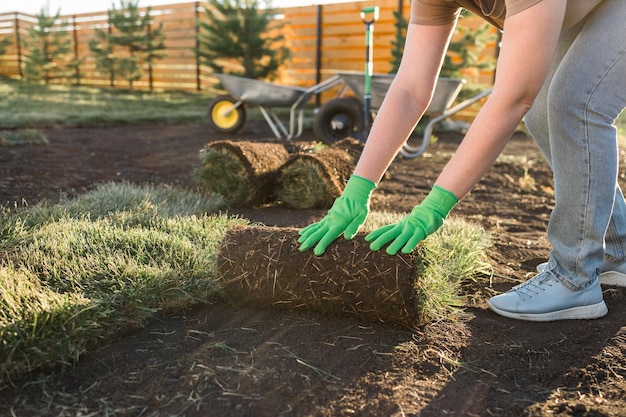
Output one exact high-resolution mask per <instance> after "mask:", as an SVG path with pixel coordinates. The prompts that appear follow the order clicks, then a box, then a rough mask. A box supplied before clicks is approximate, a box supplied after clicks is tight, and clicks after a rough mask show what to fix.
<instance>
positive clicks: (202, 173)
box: [196, 141, 289, 207]
mask: <svg viewBox="0 0 626 417" xmlns="http://www.w3.org/2000/svg"><path fill="white" fill-rule="evenodd" d="M288 159H289V153H288V152H287V150H286V149H285V146H284V145H283V144H280V143H260V142H249V141H241V142H238V141H220V142H212V143H209V144H207V145H206V146H205V147H204V148H203V149H202V150H201V151H200V165H199V166H198V168H197V170H196V181H197V183H198V185H199V186H200V188H201V189H202V190H203V191H206V192H209V193H215V194H220V195H221V196H222V197H223V198H224V201H225V202H226V203H227V204H229V205H231V206H233V207H253V206H256V205H261V204H264V203H267V202H270V201H272V200H274V199H275V197H276V187H277V183H278V171H279V169H280V167H281V166H282V165H283V164H284V163H285V162H286V161H287V160H288Z"/></svg>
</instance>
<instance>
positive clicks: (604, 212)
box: [525, 0, 626, 290]
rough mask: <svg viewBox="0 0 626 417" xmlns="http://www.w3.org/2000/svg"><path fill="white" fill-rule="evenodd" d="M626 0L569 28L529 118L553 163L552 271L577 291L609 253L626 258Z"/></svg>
mask: <svg viewBox="0 0 626 417" xmlns="http://www.w3.org/2000/svg"><path fill="white" fill-rule="evenodd" d="M624 22H626V1H624V0H604V1H603V2H602V3H600V4H599V5H598V6H597V8H596V9H595V10H594V11H592V13H591V14H590V15H589V16H587V17H586V18H585V20H583V21H582V22H580V23H578V24H577V25H575V26H573V27H571V28H567V29H565V30H563V32H562V34H561V39H560V41H559V46H558V51H557V55H556V57H555V60H554V63H553V65H552V69H551V71H550V74H549V75H548V78H547V80H546V82H545V84H544V86H543V88H542V90H541V92H540V93H539V96H538V97H537V98H536V100H535V102H534V104H533V107H532V108H531V110H530V111H529V112H528V113H527V115H526V117H525V122H526V126H527V127H528V130H529V132H530V133H531V135H532V136H533V138H534V139H535V141H536V142H537V145H538V146H539V148H540V149H541V151H542V152H543V154H544V156H545V157H546V159H547V161H548V163H549V164H550V166H551V167H552V171H553V176H554V192H555V201H556V203H555V206H554V209H553V211H552V214H551V216H550V222H549V224H548V238H549V240H550V244H551V246H552V250H551V253H550V260H549V262H548V267H547V269H549V270H551V271H552V272H553V273H554V274H555V275H556V276H557V277H558V278H559V280H560V281H561V283H563V284H564V285H565V286H567V287H569V288H571V289H573V290H576V289H580V288H585V287H586V286H588V285H590V284H592V283H593V282H594V281H595V280H596V279H597V277H598V268H599V267H600V264H601V263H602V261H603V259H605V257H606V258H607V259H608V260H610V261H612V262H614V263H622V262H626V258H625V254H624V246H625V245H626V202H625V201H624V196H623V194H622V192H621V190H620V188H619V186H618V184H617V177H618V171H619V159H618V158H619V151H618V145H617V129H616V127H615V120H616V119H617V117H618V116H619V114H620V113H621V112H622V110H623V109H624V108H625V107H626V24H624Z"/></svg>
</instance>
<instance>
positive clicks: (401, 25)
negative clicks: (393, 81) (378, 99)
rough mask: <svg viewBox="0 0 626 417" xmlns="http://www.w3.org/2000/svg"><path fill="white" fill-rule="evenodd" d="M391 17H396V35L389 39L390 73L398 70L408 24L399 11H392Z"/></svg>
mask: <svg viewBox="0 0 626 417" xmlns="http://www.w3.org/2000/svg"><path fill="white" fill-rule="evenodd" d="M393 17H394V18H395V19H396V23H394V26H395V27H396V36H395V38H394V40H392V41H391V46H392V49H391V70H390V71H389V73H390V74H395V73H396V72H398V68H399V67H400V62H401V61H402V52H403V51H404V42H405V41H406V29H407V26H408V22H407V20H406V19H405V18H404V16H402V13H400V11H398V10H396V11H394V12H393Z"/></svg>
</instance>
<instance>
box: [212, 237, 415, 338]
mask: <svg viewBox="0 0 626 417" xmlns="http://www.w3.org/2000/svg"><path fill="white" fill-rule="evenodd" d="M297 239H298V230H297V229H292V228H274V227H263V226H255V227H245V228H234V229H231V230H230V231H229V232H228V233H227V234H226V237H225V239H224V241H223V243H222V246H221V248H220V252H219V255H218V274H219V278H220V280H221V284H222V291H223V294H224V296H225V297H226V298H227V299H228V300H229V301H231V302H232V303H233V304H235V305H238V306H252V307H260V308H283V309H293V310H298V309H303V310H307V311H317V312H321V313H325V314H334V315H344V316H346V315H347V316H351V317H358V318H362V319H366V320H373V321H380V322H386V323H396V324H400V325H402V326H405V327H408V328H415V327H416V326H417V325H419V324H422V323H423V322H424V317H423V313H422V309H421V307H420V306H419V305H418V302H417V300H416V296H415V290H414V285H415V282H416V279H418V271H420V270H421V269H422V268H421V265H420V263H421V260H422V259H423V256H422V255H421V254H419V253H415V252H417V251H414V253H413V254H410V255H404V254H401V255H397V256H389V255H387V254H385V253H384V251H371V250H370V249H369V247H368V243H367V242H365V241H364V240H363V239H359V238H356V239H354V240H345V239H338V240H337V241H336V243H333V245H331V246H330V247H329V248H328V249H327V251H326V253H325V254H324V255H323V256H319V257H317V256H315V255H313V253H312V251H306V252H300V251H299V250H298V246H299V245H298V243H297Z"/></svg>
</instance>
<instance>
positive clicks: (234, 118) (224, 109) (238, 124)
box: [208, 96, 246, 133]
mask: <svg viewBox="0 0 626 417" xmlns="http://www.w3.org/2000/svg"><path fill="white" fill-rule="evenodd" d="M236 103H237V100H235V99H234V98H232V97H231V96H217V97H215V98H214V99H213V100H211V101H210V102H209V110H208V116H209V126H211V128H212V129H214V130H216V131H218V132H221V133H236V132H238V131H239V130H240V129H241V128H242V127H243V125H244V123H245V122H246V109H245V108H244V107H243V105H239V106H237V107H235V104H236Z"/></svg>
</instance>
